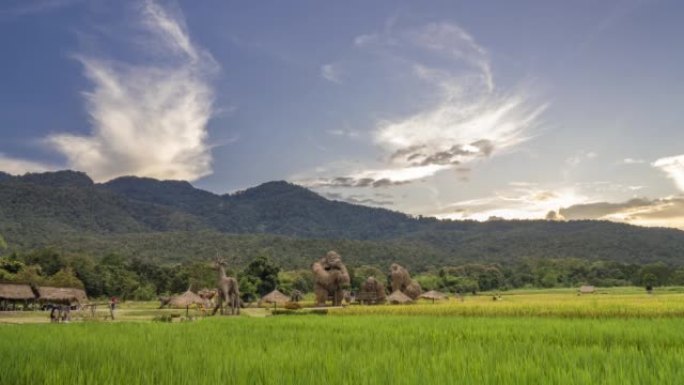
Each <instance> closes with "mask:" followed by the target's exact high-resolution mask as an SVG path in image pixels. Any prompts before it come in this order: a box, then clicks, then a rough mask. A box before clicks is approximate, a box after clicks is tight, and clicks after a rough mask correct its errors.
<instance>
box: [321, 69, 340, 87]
mask: <svg viewBox="0 0 684 385" xmlns="http://www.w3.org/2000/svg"><path fill="white" fill-rule="evenodd" d="M321 76H322V77H323V78H324V79H325V80H328V81H330V82H333V83H337V84H342V72H341V71H340V69H339V67H338V66H337V65H335V64H325V65H322V66H321Z"/></svg>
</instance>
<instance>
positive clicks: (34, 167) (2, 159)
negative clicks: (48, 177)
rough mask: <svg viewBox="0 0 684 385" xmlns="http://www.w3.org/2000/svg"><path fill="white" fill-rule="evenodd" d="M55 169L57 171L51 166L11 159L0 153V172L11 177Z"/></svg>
mask: <svg viewBox="0 0 684 385" xmlns="http://www.w3.org/2000/svg"><path fill="white" fill-rule="evenodd" d="M55 169H57V167H55V166H53V165H49V164H45V163H40V162H34V161H29V160H23V159H17V158H12V157H8V156H6V155H5V154H3V153H0V171H3V172H6V173H9V174H12V175H23V174H25V173H27V172H43V171H51V170H55Z"/></svg>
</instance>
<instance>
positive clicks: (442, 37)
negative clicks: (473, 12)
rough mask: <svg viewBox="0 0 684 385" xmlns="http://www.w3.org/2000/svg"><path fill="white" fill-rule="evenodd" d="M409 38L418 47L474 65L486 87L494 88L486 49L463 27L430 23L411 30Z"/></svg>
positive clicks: (490, 89)
mask: <svg viewBox="0 0 684 385" xmlns="http://www.w3.org/2000/svg"><path fill="white" fill-rule="evenodd" d="M411 38H412V40H413V41H414V42H415V44H416V45H418V46H420V47H423V48H426V49H429V50H432V51H435V52H437V53H439V54H444V55H449V56H451V58H452V59H454V60H455V61H462V62H466V63H468V64H470V65H472V66H474V67H476V68H477V69H478V72H479V76H480V77H481V78H482V81H483V82H484V83H485V84H486V86H487V89H488V90H489V91H492V90H493V89H494V76H493V75H492V69H491V65H490V61H489V55H488V54H487V51H486V50H485V49H484V48H483V47H482V46H480V45H479V44H478V43H477V42H476V41H475V39H473V37H472V36H470V34H469V33H468V32H466V31H465V30H464V29H463V28H461V27H459V26H458V25H456V24H452V23H431V24H428V25H427V26H425V27H424V28H421V29H419V30H417V31H413V32H412V33H411Z"/></svg>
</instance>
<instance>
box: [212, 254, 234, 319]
mask: <svg viewBox="0 0 684 385" xmlns="http://www.w3.org/2000/svg"><path fill="white" fill-rule="evenodd" d="M226 265H227V263H226V261H224V260H220V259H217V260H216V262H215V263H214V268H215V269H216V271H218V280H217V282H216V290H217V300H216V305H215V306H214V311H213V312H212V313H211V315H214V314H216V311H217V310H218V309H221V315H223V308H224V306H226V305H227V306H229V307H230V314H231V315H234V314H238V315H239V314H240V288H239V286H238V281H237V279H235V278H233V277H228V276H226V269H225V266H226Z"/></svg>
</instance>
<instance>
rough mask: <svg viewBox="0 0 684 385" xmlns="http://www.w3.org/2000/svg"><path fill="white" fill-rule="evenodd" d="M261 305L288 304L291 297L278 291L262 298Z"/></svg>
mask: <svg viewBox="0 0 684 385" xmlns="http://www.w3.org/2000/svg"><path fill="white" fill-rule="evenodd" d="M260 302H261V303H275V304H283V305H284V304H286V303H288V302H290V297H288V296H286V295H285V294H283V293H281V292H280V291H278V289H276V290H273V291H272V292H270V293H268V294H266V295H265V296H263V297H261V301H260Z"/></svg>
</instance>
